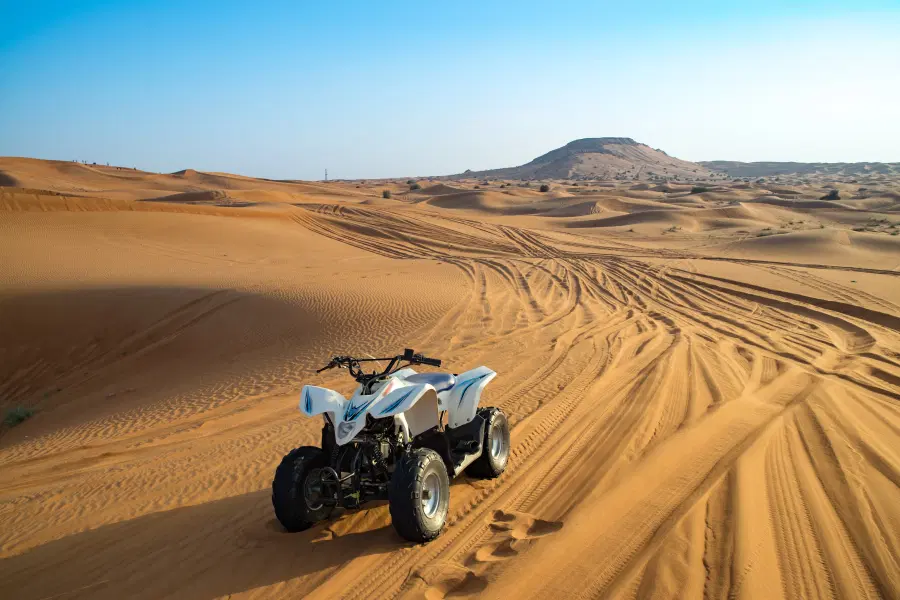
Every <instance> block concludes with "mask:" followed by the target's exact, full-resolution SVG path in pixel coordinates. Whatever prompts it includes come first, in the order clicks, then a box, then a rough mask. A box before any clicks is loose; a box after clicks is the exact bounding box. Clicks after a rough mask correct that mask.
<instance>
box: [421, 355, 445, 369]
mask: <svg viewBox="0 0 900 600" xmlns="http://www.w3.org/2000/svg"><path fill="white" fill-rule="evenodd" d="M422 364H423V365H429V366H432V367H439V366H441V359H439V358H425V357H424V356H423V357H422Z"/></svg>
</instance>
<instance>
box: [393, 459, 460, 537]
mask: <svg viewBox="0 0 900 600" xmlns="http://www.w3.org/2000/svg"><path fill="white" fill-rule="evenodd" d="M389 497H390V509H391V520H392V521H393V523H394V529H396V530H397V533H399V534H400V535H401V536H402V537H404V538H406V539H408V540H409V541H411V542H429V541H431V540H433V539H434V538H436V537H437V536H438V534H439V533H440V532H441V529H442V528H443V527H444V523H445V522H446V521H447V512H448V511H449V509H450V478H449V477H448V476H447V467H446V465H444V460H443V459H442V458H441V457H440V455H439V454H438V453H437V452H435V451H434V450H431V449H429V448H416V449H414V450H412V451H411V452H410V453H409V454H406V455H404V456H403V457H402V458H400V460H398V461H397V465H396V467H395V468H394V474H393V475H392V476H391V487H390V493H389Z"/></svg>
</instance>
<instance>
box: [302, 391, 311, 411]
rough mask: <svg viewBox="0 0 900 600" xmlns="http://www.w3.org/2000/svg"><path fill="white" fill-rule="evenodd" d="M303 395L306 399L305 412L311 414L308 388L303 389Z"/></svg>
mask: <svg viewBox="0 0 900 600" xmlns="http://www.w3.org/2000/svg"><path fill="white" fill-rule="evenodd" d="M303 395H304V397H305V399H306V412H307V413H310V414H312V398H310V397H309V388H306V389H305V390H304V394H303Z"/></svg>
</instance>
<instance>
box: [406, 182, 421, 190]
mask: <svg viewBox="0 0 900 600" xmlns="http://www.w3.org/2000/svg"><path fill="white" fill-rule="evenodd" d="M409 189H410V191H412V190H421V189H422V186H421V185H419V184H418V183H414V184H412V185H411V186H409Z"/></svg>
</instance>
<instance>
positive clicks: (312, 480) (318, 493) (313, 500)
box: [303, 469, 325, 510]
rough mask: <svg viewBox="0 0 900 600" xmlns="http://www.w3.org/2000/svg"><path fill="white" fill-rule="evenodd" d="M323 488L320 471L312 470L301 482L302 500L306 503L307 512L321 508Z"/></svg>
mask: <svg viewBox="0 0 900 600" xmlns="http://www.w3.org/2000/svg"><path fill="white" fill-rule="evenodd" d="M324 487H325V486H324V482H323V481H322V471H321V469H313V470H312V472H311V473H310V474H309V475H307V477H306V479H305V480H304V481H303V499H304V500H305V501H306V507H307V508H308V509H309V510H319V509H320V508H322V506H323V503H322V498H323V497H324V496H325V494H324V492H325V490H324Z"/></svg>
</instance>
